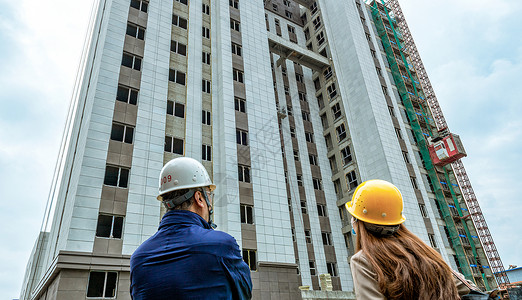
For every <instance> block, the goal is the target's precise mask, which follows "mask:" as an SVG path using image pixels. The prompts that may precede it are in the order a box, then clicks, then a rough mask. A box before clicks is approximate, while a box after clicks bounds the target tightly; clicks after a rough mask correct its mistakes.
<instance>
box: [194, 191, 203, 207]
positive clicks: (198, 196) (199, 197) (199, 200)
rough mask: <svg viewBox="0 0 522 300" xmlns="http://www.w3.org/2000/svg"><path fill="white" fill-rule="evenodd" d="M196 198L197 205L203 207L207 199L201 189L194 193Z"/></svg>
mask: <svg viewBox="0 0 522 300" xmlns="http://www.w3.org/2000/svg"><path fill="white" fill-rule="evenodd" d="M194 200H195V201H194V202H195V203H196V205H197V206H199V207H201V208H203V207H204V204H203V202H204V201H205V199H204V198H203V194H202V193H201V191H197V192H196V193H194Z"/></svg>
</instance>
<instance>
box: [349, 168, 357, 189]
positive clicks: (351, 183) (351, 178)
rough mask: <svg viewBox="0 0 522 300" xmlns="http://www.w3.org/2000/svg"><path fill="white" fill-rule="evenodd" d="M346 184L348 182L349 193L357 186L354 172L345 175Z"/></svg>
mask: <svg viewBox="0 0 522 300" xmlns="http://www.w3.org/2000/svg"><path fill="white" fill-rule="evenodd" d="M346 182H348V190H349V191H351V190H352V189H354V188H356V187H357V186H358V185H359V184H358V182H357V175H356V174H355V171H351V172H349V173H348V174H346Z"/></svg>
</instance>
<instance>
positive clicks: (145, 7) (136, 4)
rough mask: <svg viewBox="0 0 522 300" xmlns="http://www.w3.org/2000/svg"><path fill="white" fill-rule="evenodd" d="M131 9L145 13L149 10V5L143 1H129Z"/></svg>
mask: <svg viewBox="0 0 522 300" xmlns="http://www.w3.org/2000/svg"><path fill="white" fill-rule="evenodd" d="M130 6H131V7H134V8H135V9H137V10H141V11H142V12H144V13H146V12H147V10H148V8H149V3H148V2H147V1H143V0H131V5H130Z"/></svg>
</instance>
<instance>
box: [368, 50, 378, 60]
mask: <svg viewBox="0 0 522 300" xmlns="http://www.w3.org/2000/svg"><path fill="white" fill-rule="evenodd" d="M370 53H371V54H372V57H373V58H377V53H376V52H375V50H371V49H370Z"/></svg>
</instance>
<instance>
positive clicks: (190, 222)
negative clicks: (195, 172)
mask: <svg viewBox="0 0 522 300" xmlns="http://www.w3.org/2000/svg"><path fill="white" fill-rule="evenodd" d="M130 267H131V295H132V298H133V299H134V300H141V299H147V300H150V299H250V298H251V297H252V280H251V279H250V269H249V268H248V265H247V264H246V263H245V262H244V261H243V259H242V258H241V252H240V250H239V246H238V245H237V242H236V240H235V239H234V238H233V237H232V236H231V235H229V234H227V233H225V232H222V231H217V230H213V229H211V227H210V226H209V224H208V223H207V222H205V220H203V218H201V217H200V216H199V215H197V214H195V213H193V212H190V211H186V210H172V211H169V212H167V213H166V214H165V216H164V217H163V219H162V220H161V224H160V227H159V229H158V232H156V234H154V235H153V236H152V237H150V238H149V239H148V240H146V241H145V242H144V243H143V244H141V246H139V247H138V249H136V251H135V252H134V253H133V254H132V257H131V261H130Z"/></svg>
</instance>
